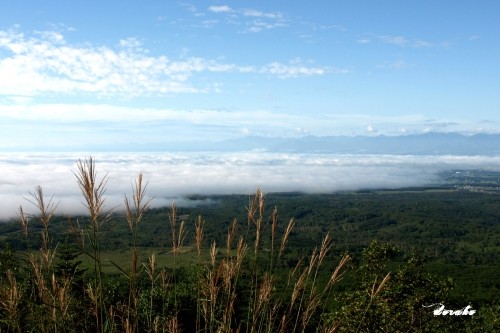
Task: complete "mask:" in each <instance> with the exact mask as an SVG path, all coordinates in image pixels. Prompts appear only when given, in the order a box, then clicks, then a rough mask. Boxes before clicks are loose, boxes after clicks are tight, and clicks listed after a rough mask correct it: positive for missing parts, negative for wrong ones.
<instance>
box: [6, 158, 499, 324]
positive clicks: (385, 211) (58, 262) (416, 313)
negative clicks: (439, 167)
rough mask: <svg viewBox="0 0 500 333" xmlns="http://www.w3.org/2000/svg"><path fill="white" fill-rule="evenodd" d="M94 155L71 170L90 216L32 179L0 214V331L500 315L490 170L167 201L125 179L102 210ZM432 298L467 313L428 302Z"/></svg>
mask: <svg viewBox="0 0 500 333" xmlns="http://www.w3.org/2000/svg"><path fill="white" fill-rule="evenodd" d="M92 166H93V162H92V160H90V161H86V162H81V164H80V169H79V171H80V174H79V175H80V176H79V177H80V178H79V181H80V182H79V185H80V187H81V189H82V194H83V196H84V198H85V201H84V202H86V203H87V207H88V208H89V214H88V215H86V216H61V215H58V213H57V210H56V209H55V208H56V206H55V205H54V203H53V202H50V201H49V199H47V198H46V197H45V196H44V194H43V192H42V190H41V188H40V189H39V192H35V194H34V196H33V201H34V203H35V205H36V206H37V207H38V208H39V210H40V214H39V215H36V216H27V215H25V214H23V212H22V211H21V212H20V218H19V220H20V221H18V220H16V221H7V222H5V223H2V224H0V248H1V249H2V250H1V252H0V286H1V288H2V289H1V295H0V296H2V299H3V300H2V302H1V303H0V318H1V319H0V331H4V330H5V331H19V332H20V331H33V330H38V329H37V328H40V327H42V328H43V329H42V331H47V332H49V331H68V332H71V331H86V330H88V329H90V330H92V331H94V330H97V331H102V332H104V331H107V332H113V331H116V332H120V331H137V332H153V331H154V332H157V331H162V332H163V331H172V332H174V331H175V332H179V331H184V332H194V331H198V332H212V331H224V332H229V331H235V332H236V331H244V332H256V331H259V332H260V331H266V332H271V331H272V332H274V331H283V332H289V331H301V332H335V331H339V332H402V331H408V332H436V331H440V332H447V331H449V332H460V331H464V332H476V331H481V332H495V331H498V330H499V328H500V326H499V325H500V323H499V319H498V315H499V309H500V303H499V301H498V300H499V299H500V289H499V288H500V278H499V276H500V261H499V260H498V259H499V253H500V252H499V250H500V194H499V193H498V192H497V186H498V183H497V179H498V177H497V176H498V175H497V174H495V173H491V172H485V171H477V170H476V171H450V172H448V173H445V174H443V178H444V179H445V182H444V184H443V185H439V186H433V187H425V188H424V187H422V188H406V189H394V190H367V191H355V192H345V193H332V194H304V193H265V194H264V193H263V192H262V191H261V190H260V189H259V190H257V192H256V193H255V194H253V195H236V194H235V195H210V196H205V195H192V196H190V197H188V198H187V199H188V201H191V202H192V205H186V206H189V207H176V206H175V204H173V205H172V206H171V207H165V208H150V207H149V201H148V199H147V193H146V189H145V186H144V184H142V178H140V181H139V178H138V180H137V182H136V183H135V185H136V186H135V191H134V193H132V195H131V196H129V197H128V198H130V199H129V200H130V201H128V202H127V203H128V206H127V205H126V207H128V209H126V210H125V211H124V212H121V211H112V212H108V211H105V210H104V206H100V205H99V204H102V203H103V202H101V201H99V200H102V199H103V197H104V194H105V192H104V191H103V192H100V191H101V190H102V188H100V187H99V185H103V183H99V182H98V181H97V178H96V177H95V176H96V175H95V174H94V172H95V170H94V169H93V167H92ZM37 190H38V189H37ZM99 195H103V197H100V196H99ZM44 198H45V199H44ZM48 198H50V197H48ZM44 200H45V201H44ZM433 304H444V305H446V307H447V308H450V309H463V308H464V307H466V306H467V305H470V306H471V307H472V308H473V309H474V310H476V311H477V312H476V313H475V314H474V315H473V316H434V315H433V310H434V308H433V307H429V308H427V307H426V306H432V305H433ZM42 318H43V320H42ZM69 323H71V325H69Z"/></svg>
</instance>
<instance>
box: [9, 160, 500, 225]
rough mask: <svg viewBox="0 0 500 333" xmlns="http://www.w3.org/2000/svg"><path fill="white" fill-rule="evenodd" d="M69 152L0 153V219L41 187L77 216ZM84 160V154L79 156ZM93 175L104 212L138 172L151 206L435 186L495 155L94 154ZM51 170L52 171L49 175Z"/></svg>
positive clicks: (490, 163)
mask: <svg viewBox="0 0 500 333" xmlns="http://www.w3.org/2000/svg"><path fill="white" fill-rule="evenodd" d="M81 157H82V156H78V155H75V154H1V155H0V170H1V171H2V179H1V180H0V217H1V218H3V219H6V218H9V217H14V216H15V214H16V211H17V209H18V207H19V205H23V207H24V208H25V210H26V211H28V212H34V210H33V207H32V205H31V204H29V202H27V201H26V200H25V199H23V197H24V198H29V193H30V192H33V191H34V188H35V186H36V185H40V186H42V188H43V189H44V193H45V194H46V195H47V197H50V196H52V195H53V200H54V202H55V203H58V205H59V206H58V212H59V213H60V214H82V213H84V212H85V209H84V205H83V203H82V201H83V199H82V197H81V195H80V193H79V190H78V186H77V184H76V178H75V176H74V174H73V172H75V171H76V161H77V160H78V159H79V158H81ZM83 158H85V156H84V157H83ZM95 158H96V161H97V164H96V166H97V170H98V174H99V175H101V176H103V175H104V174H106V173H108V176H109V182H108V191H107V192H106V195H107V203H108V208H111V207H115V206H116V207H118V209H121V208H122V206H121V205H122V202H123V196H124V194H125V193H127V194H128V193H130V191H131V186H132V183H133V181H134V179H135V177H137V175H138V174H139V172H143V174H144V177H145V179H147V180H149V194H150V195H151V196H154V197H155V199H154V201H153V204H154V205H155V206H167V205H170V204H171V203H172V201H174V200H175V201H176V202H177V203H178V204H185V203H186V201H185V200H184V201H183V198H184V197H185V196H187V195H189V194H231V193H242V194H247V193H248V194H250V193H252V192H254V190H255V189H256V188H257V187H258V186H262V187H263V189H264V190H265V191H266V192H274V191H305V192H314V193H330V192H335V191H342V190H356V189H369V188H398V187H404V186H417V185H425V184H430V183H436V182H438V181H439V179H438V177H437V173H438V172H439V171H442V170H446V169H454V168H478V167H481V168H489V169H494V170H500V157H481V156H473V157H469V156H418V157H417V156H390V157H389V156H377V155H368V156H367V155H321V154H314V155H297V154H274V153H265V152H246V153H227V154H217V155H214V154H209V153H198V154H171V153H161V154H160V153H158V154H101V155H95ZM48 170H50V171H48Z"/></svg>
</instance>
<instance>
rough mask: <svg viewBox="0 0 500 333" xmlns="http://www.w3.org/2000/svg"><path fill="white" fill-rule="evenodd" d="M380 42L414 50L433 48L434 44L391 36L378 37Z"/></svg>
mask: <svg viewBox="0 0 500 333" xmlns="http://www.w3.org/2000/svg"><path fill="white" fill-rule="evenodd" d="M378 38H379V39H380V41H382V42H383V43H386V44H393V45H397V46H400V47H406V46H408V47H413V48H423V47H432V46H433V43H431V42H428V41H424V40H420V39H408V38H407V37H404V36H390V35H380V36H378Z"/></svg>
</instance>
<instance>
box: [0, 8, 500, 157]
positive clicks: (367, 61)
mask: <svg viewBox="0 0 500 333" xmlns="http://www.w3.org/2000/svg"><path fill="white" fill-rule="evenodd" d="M499 12H500V2H498V1H496V0H493V1H489V0H484V1H483V0H481V1H469V0H461V1H447V0H443V1H427V0H424V1H395V0H394V1H388V0H382V1H369V0H366V1H357V0H353V1H347V0H346V1H299V0H291V1H264V0H253V1H191V2H184V1H155V0H148V1H114V0H107V1H94V0H85V1H79V0H75V1H55V0H52V1H50V0H48V1H35V0H32V1H24V0H15V1H12V0H3V1H2V10H1V11H0V152H1V151H10V152H12V151H30V150H31V151H47V152H53V151H81V150H85V147H89V146H92V147H96V146H99V145H105V146H106V147H108V148H107V149H111V150H113V147H117V148H118V147H119V148H120V149H119V150H120V151H123V150H124V148H123V147H126V146H127V145H128V144H132V143H133V144H137V143H140V144H144V146H145V147H146V149H147V145H148V144H154V145H155V146H157V145H158V144H160V145H161V144H165V146H166V147H167V148H168V146H169V145H174V144H175V143H176V142H181V141H182V142H188V141H194V140H210V141H223V140H226V139H234V138H240V137H245V136H265V137H300V136H305V135H316V136H329V135H351V136H352V135H380V134H383V135H407V134H419V133H427V132H458V133H462V134H467V135H470V134H476V133H500V93H499V87H500V62H499V61H498V59H500V33H499V32H500V23H499V20H498V13H499ZM125 150H126V149H125Z"/></svg>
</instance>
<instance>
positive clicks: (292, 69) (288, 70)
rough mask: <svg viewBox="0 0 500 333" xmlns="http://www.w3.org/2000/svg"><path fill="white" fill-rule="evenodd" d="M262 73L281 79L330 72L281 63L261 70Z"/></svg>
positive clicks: (272, 64) (323, 69)
mask: <svg viewBox="0 0 500 333" xmlns="http://www.w3.org/2000/svg"><path fill="white" fill-rule="evenodd" d="M261 72H262V73H267V74H272V75H276V76H278V77H279V78H281V79H288V78H296V77H299V76H313V75H325V74H326V73H327V72H328V69H327V68H324V67H309V66H303V65H300V64H295V63H291V64H289V65H285V64H282V63H279V62H273V63H271V64H269V65H267V66H264V67H263V68H262V69H261Z"/></svg>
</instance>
